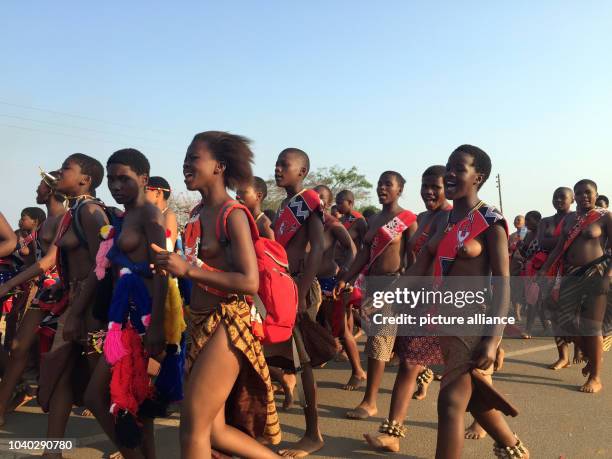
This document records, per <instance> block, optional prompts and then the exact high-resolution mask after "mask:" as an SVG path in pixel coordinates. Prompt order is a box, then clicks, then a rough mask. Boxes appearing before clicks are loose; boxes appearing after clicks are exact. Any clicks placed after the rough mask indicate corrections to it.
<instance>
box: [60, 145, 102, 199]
mask: <svg viewBox="0 0 612 459" xmlns="http://www.w3.org/2000/svg"><path fill="white" fill-rule="evenodd" d="M66 161H71V162H73V163H76V164H78V165H79V167H80V168H81V173H83V174H84V175H89V176H90V177H91V187H90V188H89V191H96V188H98V187H99V186H100V185H101V184H102V179H103V178H104V166H102V164H101V163H100V161H98V160H97V159H95V158H92V157H91V156H87V155H85V154H83V153H73V154H71V155H70V156H68V158H66Z"/></svg>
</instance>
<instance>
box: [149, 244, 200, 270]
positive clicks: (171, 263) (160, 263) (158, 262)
mask: <svg viewBox="0 0 612 459" xmlns="http://www.w3.org/2000/svg"><path fill="white" fill-rule="evenodd" d="M151 249H153V252H155V256H154V257H153V265H154V266H155V270H156V271H158V272H161V273H162V274H164V272H166V273H170V274H172V275H173V276H177V277H185V276H187V272H188V271H189V268H190V267H191V265H190V264H189V263H188V262H187V261H186V260H184V259H183V258H181V256H180V255H178V254H177V253H174V252H168V251H167V250H165V249H162V248H161V247H160V246H158V245H157V244H151Z"/></svg>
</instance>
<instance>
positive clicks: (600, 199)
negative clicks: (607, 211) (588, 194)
mask: <svg viewBox="0 0 612 459" xmlns="http://www.w3.org/2000/svg"><path fill="white" fill-rule="evenodd" d="M596 201H603V202H605V203H606V206H609V205H610V200H609V199H608V197H607V196H606V195H605V194H600V195H599V196H597V200H596Z"/></svg>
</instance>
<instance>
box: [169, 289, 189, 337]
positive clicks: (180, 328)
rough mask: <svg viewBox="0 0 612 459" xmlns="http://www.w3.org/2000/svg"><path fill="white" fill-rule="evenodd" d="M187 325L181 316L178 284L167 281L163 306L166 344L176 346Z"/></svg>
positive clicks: (181, 303)
mask: <svg viewBox="0 0 612 459" xmlns="http://www.w3.org/2000/svg"><path fill="white" fill-rule="evenodd" d="M186 328H187V325H186V324H185V317H184V314H183V302H182V300H181V292H180V291H179V288H178V282H177V280H176V279H174V278H170V279H169V280H168V293H167V295H166V303H165V305H164V334H165V337H166V342H167V343H168V344H176V345H178V344H179V343H180V342H181V336H182V334H183V332H184V331H185V329H186Z"/></svg>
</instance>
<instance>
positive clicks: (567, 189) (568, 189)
mask: <svg viewBox="0 0 612 459" xmlns="http://www.w3.org/2000/svg"><path fill="white" fill-rule="evenodd" d="M559 191H567V192H568V193H569V194H571V195H572V196H573V195H574V190H572V189H571V188H570V187H568V186H560V187H559V188H557V189H556V190H555V192H554V193H553V195H555V194H557V193H558V192H559Z"/></svg>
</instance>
